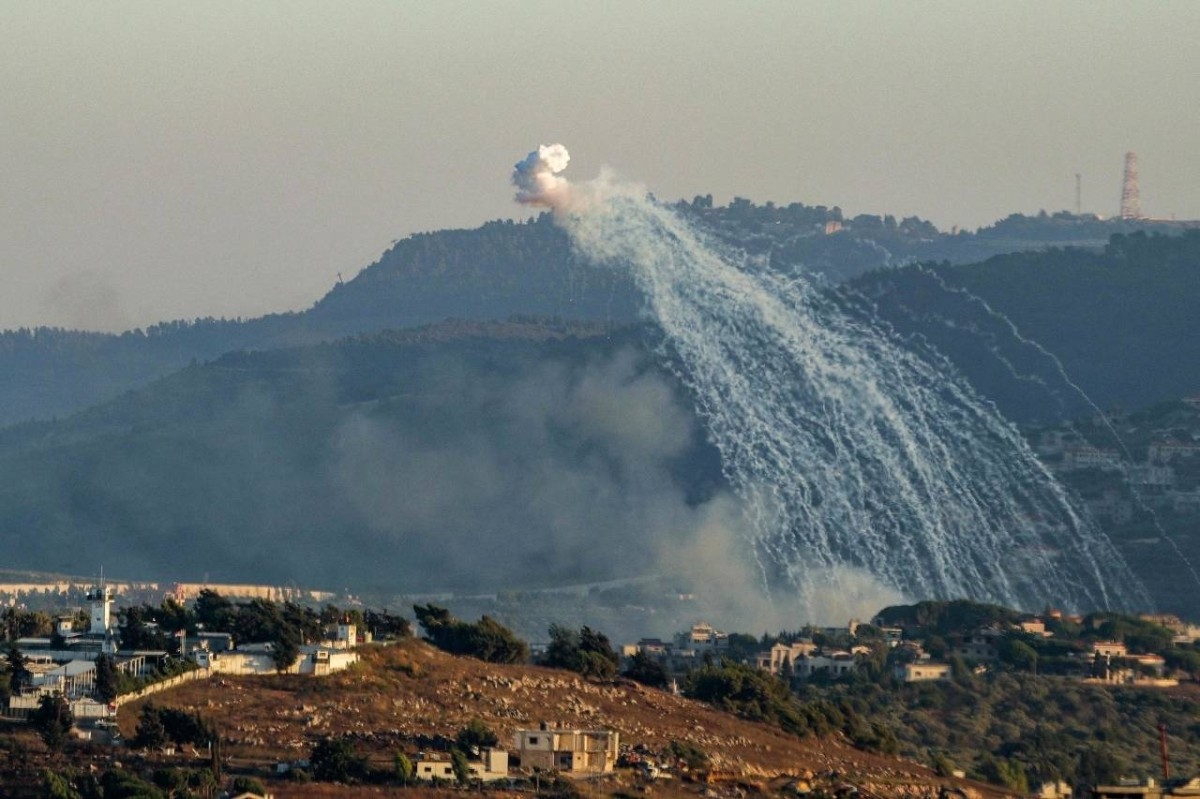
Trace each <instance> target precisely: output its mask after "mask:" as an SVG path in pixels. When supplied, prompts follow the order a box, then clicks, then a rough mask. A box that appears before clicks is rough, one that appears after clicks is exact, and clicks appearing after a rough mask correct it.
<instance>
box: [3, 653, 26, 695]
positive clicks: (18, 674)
mask: <svg viewBox="0 0 1200 799" xmlns="http://www.w3.org/2000/svg"><path fill="white" fill-rule="evenodd" d="M31 677H32V675H31V674H30V673H29V667H28V666H26V665H25V656H24V655H22V654H21V650H19V649H17V645H16V644H12V645H10V646H9V648H8V683H9V686H10V688H11V689H12V692H13V693H14V694H17V693H20V692H21V688H22V687H24V686H25V684H26V683H28V682H29V680H30V678H31Z"/></svg>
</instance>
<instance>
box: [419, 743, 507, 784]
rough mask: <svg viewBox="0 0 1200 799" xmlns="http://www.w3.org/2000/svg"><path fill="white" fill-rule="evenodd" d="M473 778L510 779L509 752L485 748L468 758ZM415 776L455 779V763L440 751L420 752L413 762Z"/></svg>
mask: <svg viewBox="0 0 1200 799" xmlns="http://www.w3.org/2000/svg"><path fill="white" fill-rule="evenodd" d="M467 769H468V770H469V771H470V773H471V779H473V780H480V781H482V782H494V781H495V780H505V779H508V752H506V751H504V750H503V749H491V748H485V749H484V750H483V751H481V752H480V753H479V757H475V758H468V759H467ZM413 776H414V777H416V778H417V779H419V780H429V781H433V780H454V779H456V777H455V776H454V763H453V761H451V759H450V758H449V757H448V756H446V755H444V754H442V753H440V752H420V753H418V754H417V759H416V762H415V763H413Z"/></svg>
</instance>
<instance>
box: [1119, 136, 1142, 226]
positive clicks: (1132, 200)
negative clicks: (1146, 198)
mask: <svg viewBox="0 0 1200 799" xmlns="http://www.w3.org/2000/svg"><path fill="white" fill-rule="evenodd" d="M1121 218H1122V219H1141V218H1142V204H1141V197H1140V195H1139V194H1138V166H1137V153H1135V152H1133V151H1130V152H1127V153H1125V180H1124V181H1123V182H1122V184H1121Z"/></svg>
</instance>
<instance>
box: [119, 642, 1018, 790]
mask: <svg viewBox="0 0 1200 799" xmlns="http://www.w3.org/2000/svg"><path fill="white" fill-rule="evenodd" d="M360 651H361V654H362V662H361V663H360V664H359V665H358V666H356V667H354V668H353V669H351V670H349V671H346V672H342V673H340V674H337V675H333V676H331V677H325V678H313V677H308V676H304V677H301V676H295V675H289V676H271V677H236V678H235V677H222V678H214V679H212V680H202V681H197V682H195V683H191V684H188V685H185V686H181V687H179V688H176V689H172V690H171V691H167V692H164V693H162V694H159V695H158V696H155V697H153V699H152V700H151V701H154V702H156V703H157V704H159V705H166V706H172V707H178V708H182V709H186V710H189V711H194V712H198V713H200V714H201V715H202V716H204V717H205V718H206V719H209V720H211V721H213V722H215V723H216V724H217V725H218V727H219V730H220V732H221V735H222V738H223V739H224V740H225V741H226V752H227V753H228V754H229V755H230V756H231V757H233V758H234V760H235V762H237V763H238V764H240V765H241V766H242V767H245V768H250V769H252V770H254V771H256V772H258V773H261V774H265V773H267V771H268V769H269V768H270V767H271V766H272V765H273V764H274V763H275V762H276V761H279V760H296V759H299V758H303V757H307V755H308V753H309V751H310V750H311V747H312V745H313V743H314V742H315V741H316V740H318V739H319V738H321V737H322V736H325V735H344V736H350V737H351V738H352V739H354V740H355V742H356V745H357V747H358V748H359V750H360V751H361V752H363V753H369V754H370V756H371V759H372V762H373V763H374V764H375V765H377V766H379V767H381V768H383V767H385V766H386V764H388V763H390V762H391V757H392V754H393V753H394V752H396V751H399V750H404V751H408V752H413V751H416V750H417V749H418V748H420V747H421V746H422V745H425V746H427V745H429V739H432V738H435V737H436V736H445V737H447V738H452V737H453V736H454V735H455V734H456V733H457V732H458V730H460V729H461V728H462V727H464V726H465V725H466V724H467V723H468V722H470V721H471V720H472V719H480V720H482V721H483V722H485V723H486V724H487V725H488V726H489V727H491V728H492V729H493V730H495V731H496V732H497V733H498V734H499V736H500V738H501V740H502V741H508V740H511V738H512V734H513V732H514V731H515V730H516V729H518V728H522V727H530V726H534V725H537V724H539V723H541V722H547V723H550V724H562V725H564V726H568V727H586V728H605V729H614V730H616V731H618V732H619V733H620V736H621V743H622V744H623V745H637V744H641V745H644V746H645V747H647V748H649V749H650V750H652V751H661V750H663V749H665V748H666V747H667V746H668V745H669V744H670V742H671V741H673V740H674V741H680V742H685V743H688V744H691V745H693V746H696V747H699V748H700V749H702V750H703V751H704V752H705V753H707V754H708V755H709V756H710V758H711V761H712V766H711V770H710V771H709V772H708V773H706V774H688V773H676V774H674V775H673V779H672V780H668V781H666V782H664V781H661V780H660V781H658V782H656V783H655V784H654V786H653V787H652V790H653V791H654V792H657V793H659V794H664V795H665V793H670V792H673V791H675V790H683V789H684V786H685V785H693V786H696V788H695V789H696V790H697V791H700V790H704V791H709V792H713V791H716V792H718V793H719V792H721V791H722V786H725V787H727V788H728V789H729V791H731V792H732V793H738V792H745V791H747V790H751V791H757V790H770V789H779V790H789V791H792V792H795V791H797V790H798V791H800V792H805V791H807V790H810V789H811V790H815V791H822V792H825V791H829V792H831V793H833V792H837V791H839V790H840V791H841V792H846V791H849V790H850V789H851V787H853V788H855V789H857V791H858V793H859V795H864V794H865V795H871V796H880V797H883V796H912V797H918V796H931V797H932V796H938V795H939V793H941V792H944V791H945V790H947V789H950V790H963V791H965V792H966V793H967V794H968V795H972V794H976V795H984V794H990V793H993V791H992V789H990V788H988V787H986V786H980V785H968V784H966V783H955V782H953V781H947V780H942V779H939V778H938V777H936V776H935V775H934V774H933V772H931V771H930V770H929V769H928V768H926V767H924V766H922V765H920V764H917V763H914V762H911V761H905V760H899V759H896V758H888V757H882V756H877V755H873V754H869V753H864V752H861V751H858V750H855V749H853V748H852V747H850V746H848V745H847V744H845V743H844V742H843V741H842V740H840V739H838V738H827V739H815V738H808V739H799V738H795V737H793V736H789V735H787V734H785V733H783V732H782V731H780V730H778V729H776V728H773V727H770V726H767V725H763V724H757V723H752V722H747V721H743V720H741V719H738V718H736V717H734V716H731V715H729V714H726V713H722V712H719V711H717V710H714V709H712V708H710V707H708V706H706V705H703V704H700V703H697V702H693V701H691V700H688V699H685V698H683V697H679V696H674V695H672V694H671V693H668V692H665V691H659V690H654V689H650V688H646V687H644V686H641V685H638V684H636V683H632V682H629V681H624V680H621V681H616V682H606V683H598V682H591V681H586V680H583V679H582V678H579V677H578V676H576V675H574V674H572V673H570V672H564V671H557V670H552V669H545V668H538V667H529V666H505V665H496V664H488V663H482V662H480V661H476V660H472V659H468V658H456V657H452V656H450V655H447V654H445V653H443V652H440V651H438V650H436V649H434V648H433V647H431V646H429V645H427V644H425V643H422V642H420V641H416V640H409V641H405V642H403V643H401V644H398V645H395V646H389V647H366V648H363V649H362V650H360ZM140 706H141V703H140V702H138V703H131V704H129V705H126V706H123V707H122V708H121V713H120V717H119V719H118V721H119V723H120V726H121V731H122V733H123V734H124V736H125V738H126V740H130V739H132V738H133V737H134V734H135V730H136V726H137V718H138V713H139V711H140ZM672 786H673V787H672ZM278 787H279V790H278V795H279V796H289V795H296V796H300V795H304V796H312V795H331V796H332V795H337V794H336V792H335V793H328V794H324V793H318V792H317V788H316V786H312V785H309V786H304V787H303V792H301V793H293V790H294V789H292V788H290V787H289V786H287V785H286V784H284V783H280V784H279V786H278ZM609 787H610V788H611V789H612V790H604V789H602V788H599V787H598V786H597V790H602V791H603V792H604V793H613V792H620V791H619V787H620V786H619V784H617V783H614V784H613V785H611V786H609ZM639 787H640V790H641V792H646V787H645V786H644V785H642V786H639ZM331 789H332V787H331ZM358 790H359V791H363V790H365V789H364V788H359V789H358ZM995 793H997V794H998V792H995ZM347 795H350V794H347ZM355 795H358V794H355ZM407 795H409V796H412V794H411V793H409V794H407Z"/></svg>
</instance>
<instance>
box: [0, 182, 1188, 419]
mask: <svg viewBox="0 0 1200 799" xmlns="http://www.w3.org/2000/svg"><path fill="white" fill-rule="evenodd" d="M676 208H677V209H678V210H679V211H680V212H681V213H684V214H685V215H688V216H689V217H690V218H691V219H693V220H694V221H696V222H697V224H699V225H700V226H701V227H702V228H704V229H706V230H708V231H710V232H711V233H713V234H714V235H715V236H717V237H718V238H720V239H722V240H723V241H725V242H727V243H729V244H731V245H732V246H735V247H738V248H742V249H745V250H746V251H747V252H750V253H752V254H756V255H767V256H769V257H770V259H771V260H772V261H773V262H775V263H776V264H777V265H778V266H779V268H784V269H793V268H796V266H797V265H798V264H802V265H803V267H804V269H805V270H806V271H808V272H812V273H816V274H820V275H823V276H824V278H825V279H827V280H829V281H830V282H838V281H841V280H845V279H847V278H850V277H853V276H855V275H859V274H861V273H863V272H865V271H868V270H872V269H880V268H884V267H894V266H898V265H901V264H905V263H910V262H916V261H920V262H932V261H937V262H940V261H945V262H948V263H954V264H963V263H973V262H977V261H981V260H983V259H985V258H988V257H991V256H993V255H996V254H998V253H1011V252H1016V251H1020V250H1027V249H1042V248H1044V247H1047V246H1052V245H1060V246H1061V245H1072V246H1079V247H1089V248H1099V247H1101V246H1103V244H1104V242H1105V241H1106V240H1107V238H1108V236H1109V235H1111V234H1113V233H1127V232H1131V231H1133V230H1147V229H1148V230H1164V231H1175V232H1178V230H1179V229H1181V228H1182V227H1183V226H1184V223H1180V224H1172V223H1156V222H1150V221H1121V220H1098V219H1095V218H1094V217H1077V216H1073V215H1070V214H1055V215H1053V216H1047V215H1044V214H1043V215H1040V216H1037V217H1025V216H1021V215H1019V214H1014V215H1012V216H1010V217H1008V218H1006V219H1004V220H1001V221H999V222H997V223H996V224H995V225H993V226H991V227H988V228H983V229H980V230H979V231H976V232H974V233H968V232H955V233H953V234H950V233H942V232H939V231H938V230H937V229H936V228H934V227H933V226H932V225H931V224H929V223H928V222H926V221H923V220H921V219H918V218H916V217H910V218H907V219H902V220H900V221H897V220H895V219H894V218H893V217H891V216H878V215H871V214H860V215H858V216H856V217H853V218H848V217H843V216H842V212H841V210H840V209H838V208H826V207H824V206H805V205H803V204H800V203H791V204H789V205H787V206H776V205H774V204H773V203H766V204H764V205H755V204H754V203H752V202H750V201H748V200H745V199H741V198H738V199H735V200H734V201H733V202H731V203H730V204H729V205H728V206H717V207H714V206H713V205H712V199H711V197H708V198H700V197H698V198H696V199H695V200H694V201H693V202H692V203H679V204H677V206H676ZM827 223H828V224H831V225H834V226H836V227H830V228H827V227H826V225H827ZM829 230H833V231H834V233H833V234H828V235H827V231H829ZM1077 288H1078V287H1070V286H1068V293H1067V295H1066V296H1067V297H1068V298H1071V297H1076V296H1077V295H1078V291H1076V290H1073V289H1077ZM640 307H641V303H640V300H639V298H638V296H637V294H636V292H635V291H634V289H633V286H632V285H631V282H630V281H629V280H628V279H627V278H626V277H624V276H621V275H617V274H614V273H611V272H608V271H604V270H596V269H594V268H592V267H590V266H588V265H586V264H582V263H580V262H579V260H578V258H576V256H575V255H574V254H573V253H572V252H571V250H570V247H569V244H568V242H567V239H566V237H565V235H564V234H563V233H562V231H561V230H559V229H558V228H557V227H555V226H554V225H553V224H552V222H551V221H550V219H549V217H546V216H543V217H540V218H538V219H536V220H533V221H531V222H528V223H519V224H516V223H512V222H508V221H503V222H489V223H487V224H485V225H482V226H481V227H479V228H476V229H472V230H442V231H437V232H433V233H423V234H417V235H414V236H410V237H408V238H406V239H403V240H402V241H398V242H396V244H395V245H394V246H393V247H391V248H390V249H389V250H387V251H386V252H385V253H383V254H382V255H381V256H380V258H379V260H378V261H377V262H376V263H374V264H371V265H369V266H367V267H366V268H364V269H363V270H362V271H361V272H360V273H359V274H358V275H356V276H355V277H353V278H352V279H350V280H348V281H346V282H345V283H340V282H339V283H338V284H337V285H335V286H334V287H333V288H332V290H331V291H330V292H329V293H328V294H327V295H325V296H324V297H322V298H319V299H318V300H317V301H316V302H315V304H314V305H313V306H312V307H311V308H309V309H307V310H304V311H300V312H293V313H282V314H272V315H268V316H264V317H261V318H258V319H247V320H241V319H230V320H225V319H211V318H208V319H196V320H191V321H174V322H164V323H162V324H158V325H154V326H151V327H149V328H147V329H145V330H133V331H130V332H127V333H123V334H120V335H112V334H101V333H82V332H76V331H66V330H57V329H46V328H38V329H32V330H30V329H23V330H12V331H2V332H0V425H4V424H11V423H14V422H21V421H26V420H29V419H48V418H53V417H56V416H65V415H68V414H70V413H72V412H75V411H78V410H80V409H83V408H86V407H89V406H91V405H94V404H97V403H99V402H103V401H106V400H109V399H112V398H114V397H116V396H118V395H120V394H121V393H122V392H124V391H126V390H128V389H131V388H135V387H138V386H142V385H145V384H146V383H148V382H149V381H152V380H154V379H155V378H158V377H161V376H164V375H166V374H169V373H171V372H173V371H175V370H177V369H180V368H183V367H185V366H187V365H188V364H190V363H193V362H196V361H206V360H210V359H213V358H216V357H218V356H220V355H222V354H224V353H227V352H232V351H237V350H266V349H272V348H280V347H295V346H303V345H311V344H315V343H318V342H325V341H333V340H336V339H339V338H342V337H345V336H350V335H357V334H360V333H372V332H377V331H380V330H384V329H389V328H405V327H412V326H417V325H424V324H430V323H433V322H440V321H442V320H444V319H446V318H461V319H476V320H482V319H492V320H497V319H507V318H508V317H510V316H512V315H514V314H517V315H541V316H557V317H561V318H564V319H574V320H601V321H606V322H610V323H617V324H620V323H627V322H630V321H632V320H634V319H636V318H637V317H638V313H639V309H640Z"/></svg>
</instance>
